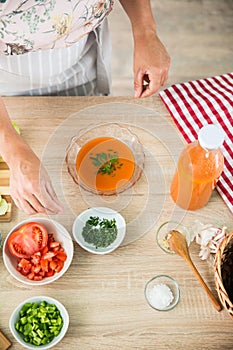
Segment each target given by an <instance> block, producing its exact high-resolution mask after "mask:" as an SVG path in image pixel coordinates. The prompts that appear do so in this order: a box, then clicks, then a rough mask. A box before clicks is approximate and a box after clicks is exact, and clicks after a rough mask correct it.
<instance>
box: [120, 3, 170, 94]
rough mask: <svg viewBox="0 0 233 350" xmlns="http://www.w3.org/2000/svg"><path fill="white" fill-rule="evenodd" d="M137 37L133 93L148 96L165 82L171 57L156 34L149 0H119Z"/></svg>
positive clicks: (135, 41)
mask: <svg viewBox="0 0 233 350" xmlns="http://www.w3.org/2000/svg"><path fill="white" fill-rule="evenodd" d="M119 1H120V3H121V5H122V6H123V8H124V10H125V12H126V13H127V15H128V17H129V19H130V22H131V25H132V31H133V37H134V91H135V93H134V96H135V97H147V96H150V95H152V94H154V93H155V92H157V91H158V89H159V88H160V87H161V86H162V85H164V83H165V82H166V80H167V77H168V70H169V67H170V57H169V55H168V53H167V50H166V49H165V47H164V45H163V44H162V42H161V41H160V39H159V37H158V36H157V34H156V24H155V20H154V17H153V13H152V9H151V3H150V0H119Z"/></svg>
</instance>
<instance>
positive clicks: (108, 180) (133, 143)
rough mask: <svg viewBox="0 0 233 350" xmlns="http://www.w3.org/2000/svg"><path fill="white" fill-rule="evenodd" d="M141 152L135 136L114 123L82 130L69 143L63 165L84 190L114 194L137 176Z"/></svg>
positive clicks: (142, 162)
mask: <svg viewBox="0 0 233 350" xmlns="http://www.w3.org/2000/svg"><path fill="white" fill-rule="evenodd" d="M144 158H145V155H144V151H143V146H142V144H141V143H140V141H139V139H138V137H137V135H135V134H134V133H132V132H131V131H130V130H129V128H128V127H124V126H121V125H120V124H117V123H109V124H100V125H96V126H93V127H92V128H90V129H88V130H87V129H86V130H81V131H80V133H79V135H77V136H74V137H73V138H72V140H71V142H70V145H69V146H68V149H67V154H66V164H67V167H68V171H69V173H70V175H71V176H72V178H73V180H74V181H75V182H76V183H77V184H79V185H80V186H81V187H82V188H84V189H85V190H87V191H89V192H92V193H95V194H102V195H113V194H118V193H120V192H123V191H125V190H127V189H128V188H130V187H131V186H132V185H134V184H135V183H136V181H138V179H139V178H140V176H141V174H142V171H143V167H144Z"/></svg>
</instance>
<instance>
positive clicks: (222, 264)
mask: <svg viewBox="0 0 233 350" xmlns="http://www.w3.org/2000/svg"><path fill="white" fill-rule="evenodd" d="M214 269H215V283H216V288H217V292H218V296H219V299H220V301H221V303H222V305H223V307H224V308H225V309H226V310H227V312H228V314H229V316H230V317H231V318H232V319H233V303H232V301H233V231H232V232H230V233H229V234H228V235H227V237H225V238H224V239H223V241H222V242H221V243H220V245H219V247H218V250H217V252H216V255H215V260H214ZM229 285H231V288H230V287H229ZM227 291H228V292H227ZM228 294H230V296H231V300H230V298H229V295H228Z"/></svg>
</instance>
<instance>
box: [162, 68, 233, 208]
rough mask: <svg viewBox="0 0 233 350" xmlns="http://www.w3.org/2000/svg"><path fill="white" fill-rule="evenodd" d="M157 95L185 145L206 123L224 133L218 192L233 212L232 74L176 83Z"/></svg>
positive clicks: (195, 137) (193, 138) (192, 139)
mask: <svg viewBox="0 0 233 350" xmlns="http://www.w3.org/2000/svg"><path fill="white" fill-rule="evenodd" d="M159 95H160V97H161V99H162V100H163V102H164V103H165V105H166V107H167V109H168V110H169V112H170V114H171V115H172V117H173V119H174V121H175V123H176V125H177V127H178V128H179V130H180V132H181V133H182V135H183V136H184V138H185V140H186V141H187V142H188V143H189V142H192V141H194V140H195V139H197V134H198V131H199V129H200V128H201V127H202V126H203V125H205V124H207V123H214V124H218V125H220V126H221V127H222V128H223V130H224V131H225V134H226V137H225V141H224V144H223V154H224V157H225V166H224V171H223V173H222V175H221V177H220V179H219V181H218V184H217V190H218V191H219V193H220V195H221V196H222V198H223V200H224V201H225V203H226V204H227V206H228V207H229V209H230V210H231V212H232V213H233V73H229V74H223V75H220V76H216V77H211V78H207V79H200V80H196V81H191V82H188V83H181V84H175V85H172V86H171V87H169V88H167V89H165V90H164V91H161V92H160V94H159Z"/></svg>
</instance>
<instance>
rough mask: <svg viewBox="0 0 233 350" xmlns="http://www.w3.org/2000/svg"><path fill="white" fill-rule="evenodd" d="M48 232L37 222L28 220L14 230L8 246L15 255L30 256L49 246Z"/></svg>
mask: <svg viewBox="0 0 233 350" xmlns="http://www.w3.org/2000/svg"><path fill="white" fill-rule="evenodd" d="M47 243H48V232H47V230H46V228H45V227H44V226H43V225H41V224H39V223H37V222H28V223H26V224H24V225H23V226H21V227H20V228H19V229H18V230H17V231H14V232H13V233H12V234H11V235H10V237H9V239H8V246H9V249H10V252H11V254H12V255H13V256H15V257H17V258H30V257H31V256H32V255H33V254H34V253H36V252H38V251H40V250H41V249H43V248H44V247H46V246H47Z"/></svg>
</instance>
